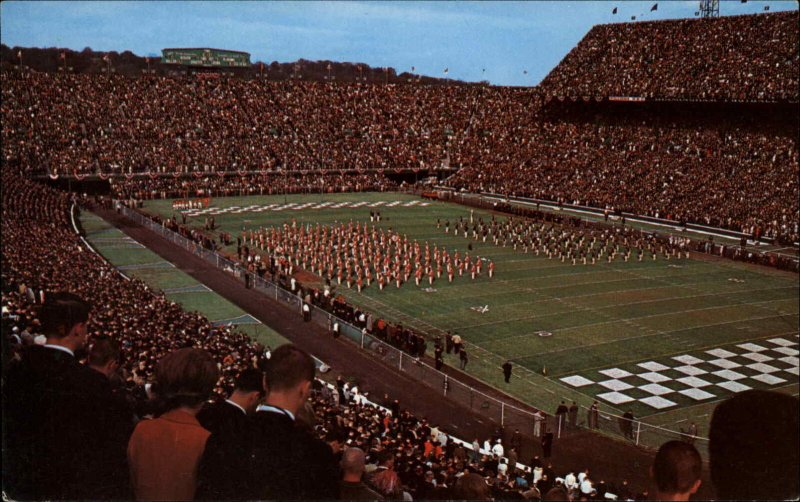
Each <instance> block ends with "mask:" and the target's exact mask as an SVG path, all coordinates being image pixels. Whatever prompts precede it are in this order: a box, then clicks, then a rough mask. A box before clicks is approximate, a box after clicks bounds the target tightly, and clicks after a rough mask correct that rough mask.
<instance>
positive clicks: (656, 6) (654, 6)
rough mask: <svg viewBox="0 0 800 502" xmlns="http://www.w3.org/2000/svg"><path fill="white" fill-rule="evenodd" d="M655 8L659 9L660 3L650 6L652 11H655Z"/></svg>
mask: <svg viewBox="0 0 800 502" xmlns="http://www.w3.org/2000/svg"><path fill="white" fill-rule="evenodd" d="M654 10H658V4H657V3H654V4H653V6H652V7H650V12H653V11H654Z"/></svg>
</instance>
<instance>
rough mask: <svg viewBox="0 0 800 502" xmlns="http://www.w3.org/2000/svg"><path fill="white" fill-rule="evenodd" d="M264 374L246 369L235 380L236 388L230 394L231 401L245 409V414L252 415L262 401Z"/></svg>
mask: <svg viewBox="0 0 800 502" xmlns="http://www.w3.org/2000/svg"><path fill="white" fill-rule="evenodd" d="M264 395H266V391H265V390H264V374H263V373H262V372H261V371H259V370H257V369H254V368H248V369H246V370H244V371H242V372H241V373H239V376H238V377H237V378H236V387H235V388H234V390H233V394H231V398H230V399H231V401H233V402H234V403H236V404H238V405H239V406H241V407H242V408H244V409H245V411H246V412H247V413H254V412H255V411H256V406H258V403H259V402H260V401H261V400H262V399H264Z"/></svg>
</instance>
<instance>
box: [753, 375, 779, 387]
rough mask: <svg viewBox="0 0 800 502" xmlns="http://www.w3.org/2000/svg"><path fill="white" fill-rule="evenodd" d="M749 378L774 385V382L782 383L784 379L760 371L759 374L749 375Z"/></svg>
mask: <svg viewBox="0 0 800 502" xmlns="http://www.w3.org/2000/svg"><path fill="white" fill-rule="evenodd" d="M750 378H752V379H753V380H758V381H759V382H764V383H766V384H769V385H775V384H778V383H783V382H785V381H786V380H785V379H783V378H780V377H776V376H774V375H770V374H767V373H762V374H761V375H756V376H753V377H750Z"/></svg>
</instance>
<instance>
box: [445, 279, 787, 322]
mask: <svg viewBox="0 0 800 502" xmlns="http://www.w3.org/2000/svg"><path fill="white" fill-rule="evenodd" d="M789 288H790V287H789V286H785V287H780V288H762V289H750V290H747V292H748V293H754V292H757V291H777V290H780V289H789ZM636 291H638V290H636ZM618 293H624V291H619V292H618V291H614V292H613V293H599V294H592V295H584V296H599V295H602V294H606V295H608V294H618ZM737 293H741V292H737V291H729V292H725V293H706V294H700V295H689V296H670V297H667V298H658V299H656V300H643V301H640V302H629V303H614V304H611V305H604V306H602V307H597V309H598V310H604V309H610V308H617V307H628V306H633V305H643V304H646V303H658V302H666V301H673V300H690V299H692V298H708V297H714V296H724V295H735V294H737ZM582 297H583V296H570V297H569V298H582ZM783 300H792V298H778V299H773V300H763V301H762V302H763V303H766V302H779V301H783ZM557 301H558V300H556V299H552V298H550V299H546V300H539V301H538V303H540V304H541V303H545V302H557ZM762 302H752V303H762ZM529 303H531V301H530V300H528V301H525V302H516V303H506V304H503V307H513V306H515V305H527V304H529ZM733 305H740V304H739V303H733V304H729V305H718V307H725V306H733ZM681 312H691V311H689V310H680V311H675V312H671V313H673V314H678V313H681ZM564 313H565V312H556V313H553V314H540V315H534V316H525V317H517V318H513V319H503V320H500V321H493V322H486V323H482V324H468V325H464V326H456V327H453V328H451V329H465V328H480V327H482V326H491V325H494V324H503V323H506V322H515V321H525V320H528V319H542V318H544V317H550V316H558V315H564ZM454 315H458V317H463V312H461V311H460V310H459V311H458V312H450V313H447V314H437V315H434V316H432V317H441V316H454ZM634 319H638V318H634Z"/></svg>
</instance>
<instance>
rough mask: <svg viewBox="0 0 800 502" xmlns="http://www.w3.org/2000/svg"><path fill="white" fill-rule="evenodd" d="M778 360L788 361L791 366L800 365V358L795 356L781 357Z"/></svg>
mask: <svg viewBox="0 0 800 502" xmlns="http://www.w3.org/2000/svg"><path fill="white" fill-rule="evenodd" d="M778 361H781V362H783V363H786V364H788V365H789V366H800V359H798V358H797V357H795V356H786V357H781V358H780V359H778Z"/></svg>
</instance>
